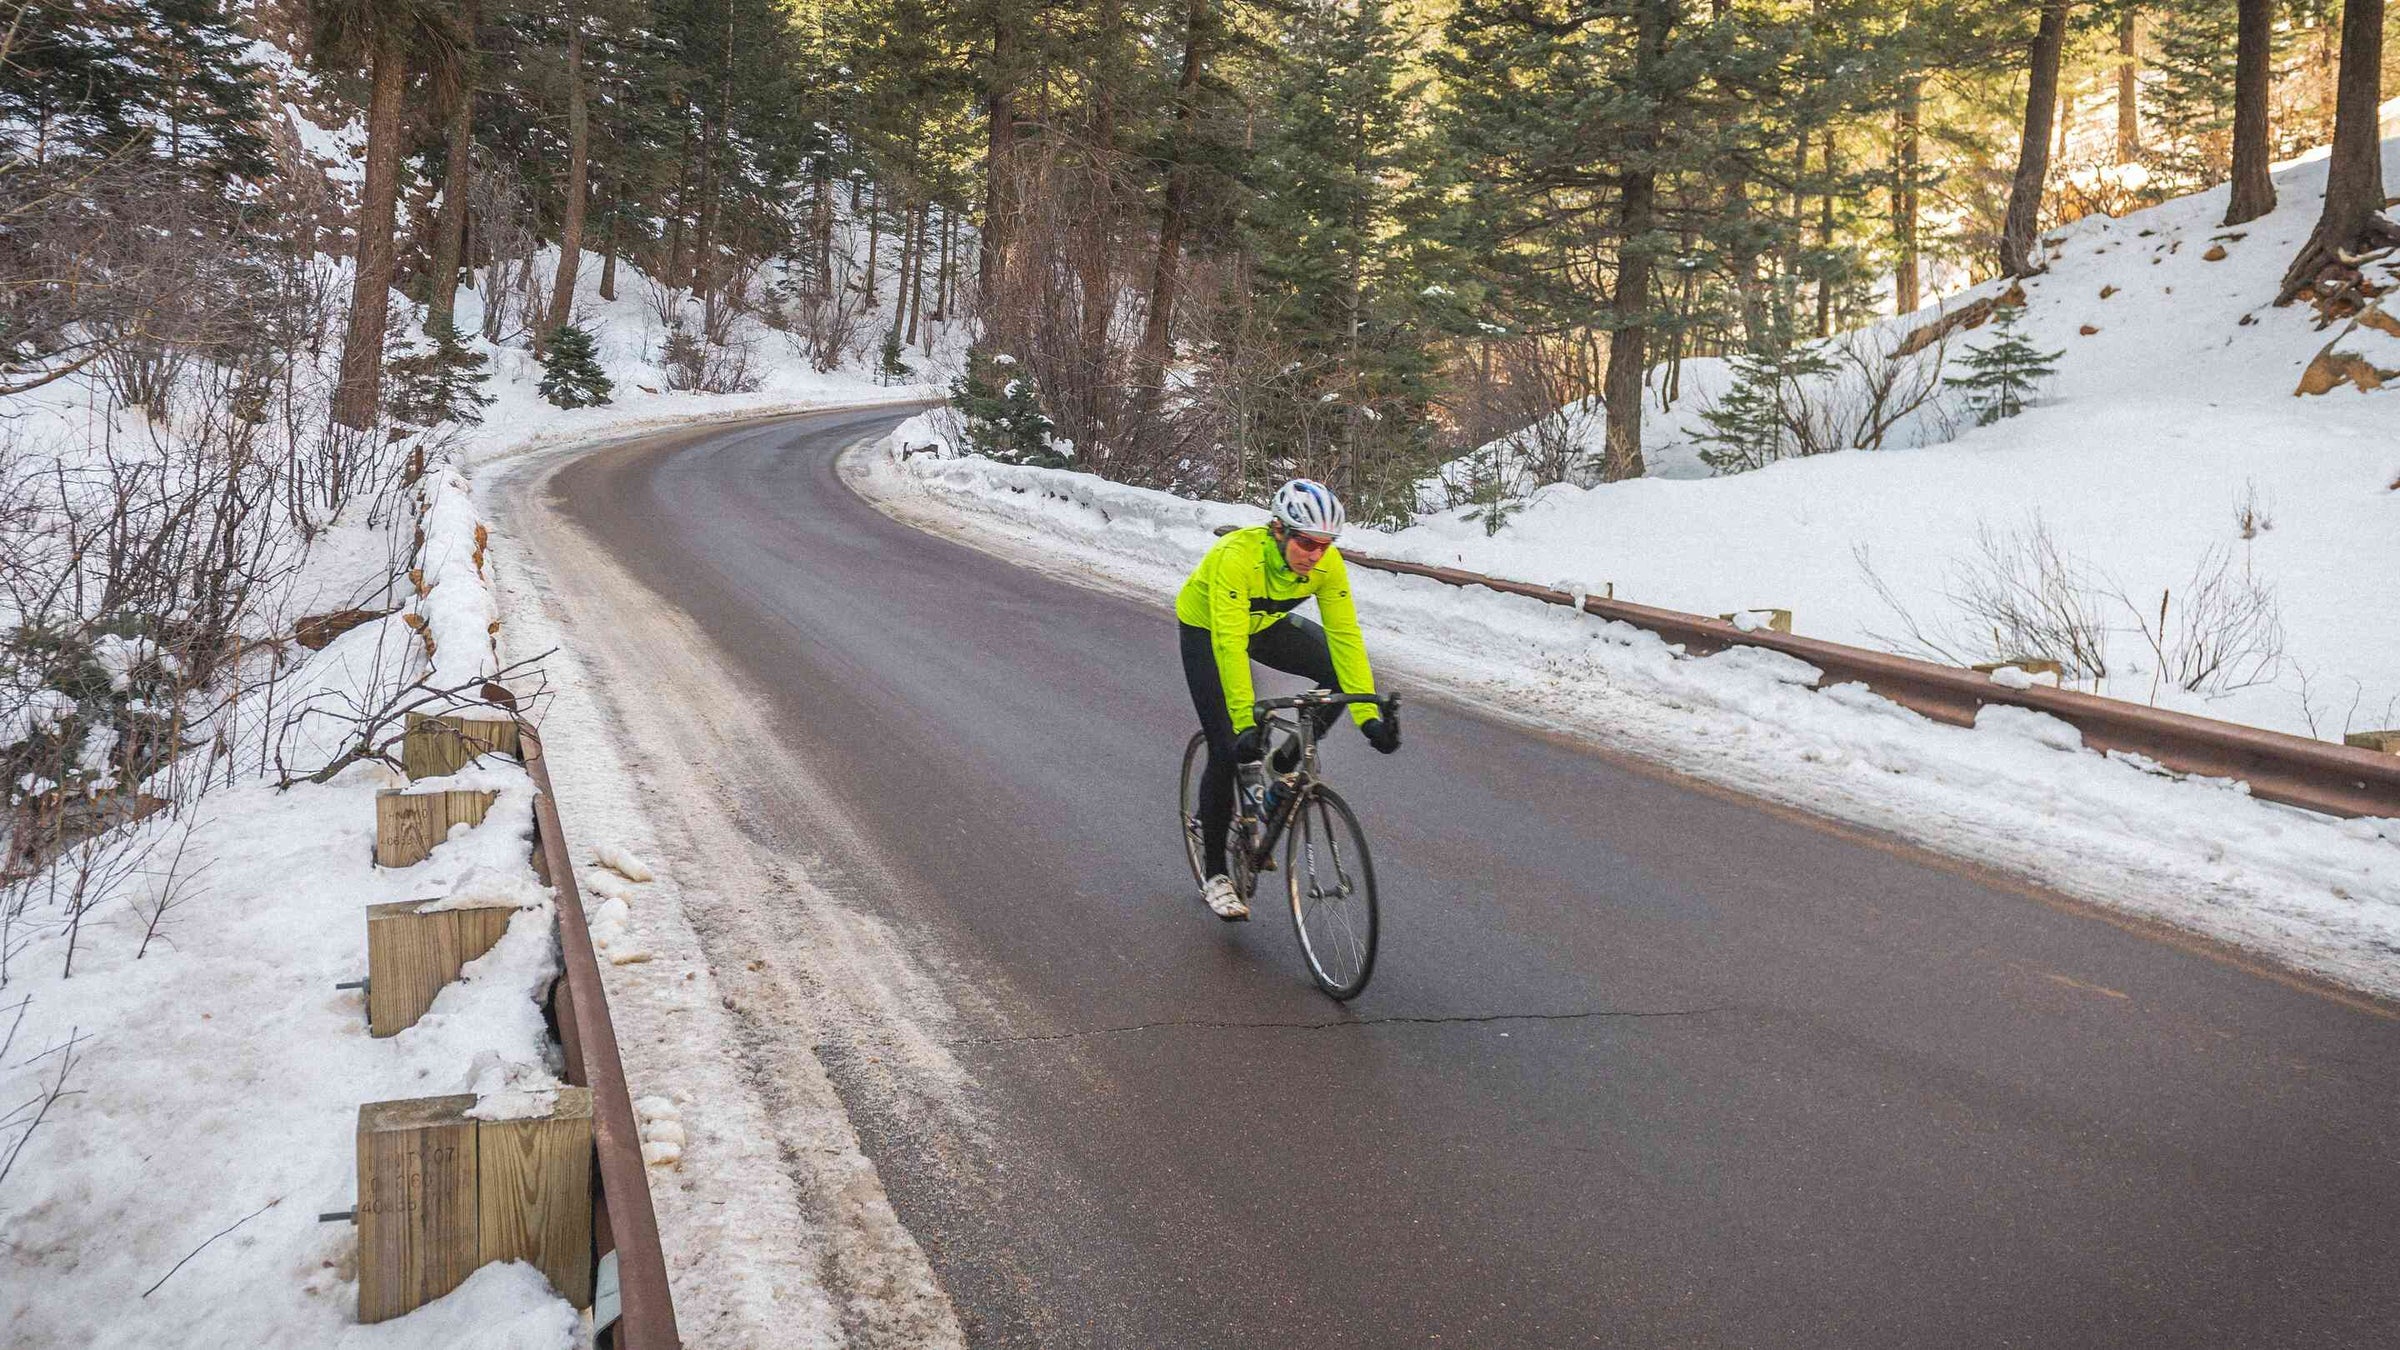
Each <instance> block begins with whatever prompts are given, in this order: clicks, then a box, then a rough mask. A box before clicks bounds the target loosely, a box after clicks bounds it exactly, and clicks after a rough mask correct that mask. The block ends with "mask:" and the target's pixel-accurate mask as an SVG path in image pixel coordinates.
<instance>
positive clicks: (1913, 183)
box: [1892, 79, 1925, 314]
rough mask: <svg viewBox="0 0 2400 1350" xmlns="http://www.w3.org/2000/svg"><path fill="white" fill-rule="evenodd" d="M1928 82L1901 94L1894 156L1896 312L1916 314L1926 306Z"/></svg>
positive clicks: (1916, 83) (1910, 85) (1915, 82)
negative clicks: (1922, 259)
mask: <svg viewBox="0 0 2400 1350" xmlns="http://www.w3.org/2000/svg"><path fill="white" fill-rule="evenodd" d="M1924 94H1925V83H1924V81H1923V80H1921V79H1911V80H1910V81H1909V82H1908V83H1907V85H1906V86H1905V87H1903V88H1902V89H1901V91H1900V107H1899V109H1898V111H1897V112H1896V113H1895V117H1896V119H1897V120H1898V122H1899V137H1898V141H1899V143H1898V145H1897V146H1896V147H1895V148H1894V150H1893V154H1892V240H1893V244H1894V251H1895V252H1896V253H1897V254H1898V257H1897V260H1896V262H1895V265H1894V267H1893V271H1892V304H1893V312H1894V313H1898V314H1913V313H1915V312H1916V309H1917V306H1918V305H1920V304H1922V303H1924V302H1923V300H1922V299H1921V298H1920V296H1919V293H1918V290H1917V156H1918V138H1919V131H1920V126H1921V121H1922V119H1923V117H1924Z"/></svg>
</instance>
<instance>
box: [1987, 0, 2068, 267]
mask: <svg viewBox="0 0 2400 1350" xmlns="http://www.w3.org/2000/svg"><path fill="white" fill-rule="evenodd" d="M2070 8H2072V0H2042V24H2041V27H2040V29H2038V30H2037V31H2036V33H2035V35H2034V39H2033V51H2032V71H2031V78H2030V79H2029V80H2028V82H2027V88H2026V91H2025V135H2024V137H2023V139H2022V140H2020V141H2019V142H2018V148H2017V173H2016V178H2015V179H2014V180H2013V181H2012V182H2010V184H2009V188H2008V216H2007V219H2006V221H2005V223H2003V224H2002V226H2001V228H2000V270H2001V271H2002V272H2003V273H2005V274H2007V275H2009V276H2012V277H2021V276H2027V275H2030V274H2031V273H2032V272H2033V270H2034V265H2033V258H2034V241H2035V238H2036V236H2038V235H2039V234H2040V232H2041V223H2042V189H2043V187H2044V186H2045V185H2046V184H2047V183H2048V182H2049V178H2050V122H2051V118H2052V116H2053V115H2054V114H2055V113H2056V112H2057V104H2058V64H2059V55H2060V53H2061V52H2062V51H2064V50H2065V48H2066V43H2067V11H2068V10H2069V9H2070Z"/></svg>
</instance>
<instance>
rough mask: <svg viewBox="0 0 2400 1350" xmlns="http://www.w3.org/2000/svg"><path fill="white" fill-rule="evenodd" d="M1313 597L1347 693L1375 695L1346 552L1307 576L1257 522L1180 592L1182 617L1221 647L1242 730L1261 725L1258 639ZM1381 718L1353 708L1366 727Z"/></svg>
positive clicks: (1223, 676) (1328, 554) (1236, 725)
mask: <svg viewBox="0 0 2400 1350" xmlns="http://www.w3.org/2000/svg"><path fill="white" fill-rule="evenodd" d="M1311 596H1314V597H1315V598H1316V601H1317V617H1318V618H1319V619H1321V620H1323V621H1324V624H1325V639H1326V643H1327V645H1328V646H1330V647H1331V648H1332V649H1333V673H1334V674H1335V675H1336V676H1338V677H1339V678H1340V679H1341V682H1342V692H1343V693H1345V694H1372V693H1374V692H1375V672H1374V671H1373V670H1371V669H1369V668H1368V666H1367V640H1366V637H1365V636H1364V635H1363V634H1361V633H1360V632H1359V631H1358V608H1357V606H1355V605H1353V604H1352V603H1351V602H1350V568H1349V566H1348V565H1347V564H1345V563H1344V562H1343V561H1342V551H1341V550H1340V549H1339V548H1329V549H1326V550H1325V556H1324V557H1322V558H1320V559H1318V560H1317V565H1316V567H1315V568H1313V569H1312V570H1311V571H1310V572H1309V574H1308V575H1307V576H1305V577H1304V576H1301V575H1300V574H1299V573H1297V572H1294V571H1293V570H1292V569H1291V566H1290V565H1289V564H1288V563H1286V562H1285V561H1284V560H1283V545H1282V544H1279V543H1277V542H1276V540H1275V536H1274V535H1273V534H1271V533H1269V532H1268V530H1267V527H1266V526H1264V525H1253V526H1251V527H1250V528H1249V529H1246V530H1235V531H1234V532H1233V533H1231V534H1229V535H1226V536H1225V537H1224V538H1223V539H1220V540H1218V541H1217V546H1216V547H1215V548H1212V549H1210V550H1209V551H1208V556H1207V557H1205V558H1202V559H1201V560H1200V565H1199V566H1198V567H1195V568H1193V569H1192V574H1191V576H1189V577H1187V578H1185V579H1184V583H1183V589H1182V590H1181V591H1178V592H1177V593H1176V595H1175V617H1176V618H1178V619H1180V620H1182V621H1183V622H1185V623H1188V624H1190V625H1191V626H1192V627H1194V628H1205V629H1207V630H1208V632H1209V638H1210V642H1211V644H1212V645H1213V646H1214V647H1215V648H1216V653H1217V678H1218V679H1219V680H1220V681H1221V682H1222V683H1223V684H1224V686H1225V710H1226V711H1227V712H1229V713H1231V714H1233V729H1234V730H1235V731H1237V732H1239V731H1245V730H1247V729H1249V727H1250V726H1251V725H1252V724H1253V723H1254V722H1256V721H1257V719H1256V718H1255V717H1253V716H1251V713H1250V705H1251V704H1252V703H1253V702H1255V701H1256V698H1257V696H1256V695H1255V694H1254V693H1253V692H1252V691H1251V685H1250V637H1251V635H1252V634H1253V633H1261V632H1265V631H1266V630H1267V628H1269V627H1270V626H1272V625H1273V624H1275V623H1276V622H1277V621H1279V620H1281V619H1282V618H1283V616H1284V615H1286V614H1289V613H1291V612H1292V611H1293V610H1295V609H1298V608H1299V607H1300V602H1301V601H1303V600H1306V599H1308V598H1310V597H1311ZM1379 715H1380V714H1379V713H1378V712H1377V711H1376V708H1375V705H1374V704H1372V703H1353V704H1351V705H1350V720H1352V721H1354V722H1356V723H1358V724H1359V725H1361V726H1364V725H1366V724H1367V723H1369V722H1372V721H1374V720H1375V719H1376V717H1378V716H1379Z"/></svg>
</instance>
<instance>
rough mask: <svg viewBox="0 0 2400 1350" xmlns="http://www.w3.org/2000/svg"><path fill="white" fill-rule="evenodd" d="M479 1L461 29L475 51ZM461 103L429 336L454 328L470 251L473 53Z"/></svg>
mask: <svg viewBox="0 0 2400 1350" xmlns="http://www.w3.org/2000/svg"><path fill="white" fill-rule="evenodd" d="M478 8H479V6H478V5H477V3H476V0H467V3H466V5H465V6H463V7H462V8H461V10H460V12H459V23H460V25H461V27H462V28H463V30H464V31H465V32H466V34H467V40H468V43H469V44H470V46H471V45H472V43H473V41H474V34H475V22H476V17H477V14H476V11H477V9H478ZM459 65H460V70H459V72H458V92H457V95H456V99H457V101H456V102H454V103H453V104H451V106H450V127H449V138H448V139H449V144H448V150H447V153H448V159H449V162H448V163H446V164H444V165H443V166H442V215H441V219H440V220H439V221H438V222H437V223H436V224H435V226H434V231H433V266H432V267H431V268H430V269H428V270H427V271H426V274H425V281H426V285H425V331H426V332H428V333H431V332H434V331H436V330H437V329H441V328H447V327H451V326H453V325H455V323H456V322H457V314H458V261H459V258H460V257H461V256H463V255H464V253H465V251H466V245H467V193H468V185H469V183H470V182H471V178H470V171H471V169H472V167H473V164H474V159H475V63H474V54H473V52H472V51H468V52H462V53H460V54H459Z"/></svg>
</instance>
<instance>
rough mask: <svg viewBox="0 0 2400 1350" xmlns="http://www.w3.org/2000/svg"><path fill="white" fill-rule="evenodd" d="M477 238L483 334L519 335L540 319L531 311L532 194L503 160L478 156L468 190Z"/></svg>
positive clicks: (493, 338)
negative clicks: (481, 261)
mask: <svg viewBox="0 0 2400 1350" xmlns="http://www.w3.org/2000/svg"><path fill="white" fill-rule="evenodd" d="M470 196H471V198H472V201H473V208H472V209H473V211H474V215H475V237H476V239H478V240H480V241H481V243H482V247H483V249H484V266H483V267H482V268H481V269H480V270H478V271H477V272H476V273H475V289H476V293H477V294H478V295H480V296H481V297H482V299H483V336H484V340H485V341H487V342H504V341H507V340H509V339H511V338H516V337H521V336H523V335H524V334H525V332H526V331H527V330H528V329H529V328H531V327H532V326H533V325H534V324H536V323H538V322H539V320H540V317H541V316H540V315H538V314H535V313H531V312H530V308H531V306H533V305H534V304H536V303H537V302H536V301H534V300H533V299H532V298H531V297H532V295H533V289H534V287H533V251H534V246H535V244H536V243H537V242H538V241H537V240H536V239H535V237H534V230H533V223H532V220H531V219H530V216H531V199H530V194H528V193H527V191H526V190H525V185H524V183H522V182H521V181H519V179H518V177H517V173H516V170H515V169H514V168H512V167H510V165H509V163H508V162H507V161H506V160H505V159H501V158H492V157H488V156H480V155H479V156H478V157H477V163H476V166H475V176H474V183H473V186H472V188H471V189H470Z"/></svg>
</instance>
